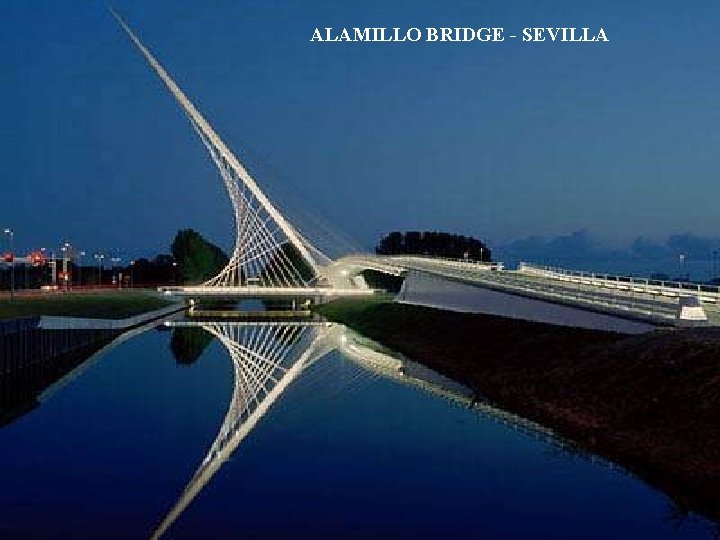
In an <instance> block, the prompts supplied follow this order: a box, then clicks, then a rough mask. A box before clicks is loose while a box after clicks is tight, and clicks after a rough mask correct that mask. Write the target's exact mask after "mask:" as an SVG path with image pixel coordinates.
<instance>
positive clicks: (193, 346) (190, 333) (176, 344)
mask: <svg viewBox="0 0 720 540" xmlns="http://www.w3.org/2000/svg"><path fill="white" fill-rule="evenodd" d="M212 339H213V338H212V335H211V334H210V333H209V332H206V331H205V330H203V329H202V328H199V327H193V326H191V327H188V328H174V329H173V332H172V337H171V338H170V350H171V351H172V353H173V356H174V357H175V361H176V362H177V363H178V364H183V365H190V364H192V363H193V362H195V361H196V360H197V359H198V358H200V355H201V354H202V353H203V351H205V349H206V348H207V346H208V345H210V342H211V341H212Z"/></svg>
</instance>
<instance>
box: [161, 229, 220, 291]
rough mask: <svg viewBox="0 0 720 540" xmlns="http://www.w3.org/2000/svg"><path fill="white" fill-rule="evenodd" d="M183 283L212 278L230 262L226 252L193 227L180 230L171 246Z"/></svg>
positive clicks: (195, 282)
mask: <svg viewBox="0 0 720 540" xmlns="http://www.w3.org/2000/svg"><path fill="white" fill-rule="evenodd" d="M170 250H171V252H172V256H173V257H174V259H175V262H177V266H178V271H179V279H180V282H181V283H183V284H192V285H195V284H199V283H202V282H204V281H207V280H208V279H210V278H212V277H213V276H215V275H216V274H218V273H219V272H220V270H222V269H223V268H224V267H225V265H226V264H227V263H228V261H229V258H228V256H227V255H226V254H225V252H224V251H223V250H222V249H220V248H219V247H218V246H216V245H215V244H213V243H211V242H208V241H207V240H205V238H203V237H202V235H201V234H200V233H198V232H197V231H194V230H193V229H183V230H180V231H178V233H177V235H176V236H175V240H173V243H172V246H171V247H170Z"/></svg>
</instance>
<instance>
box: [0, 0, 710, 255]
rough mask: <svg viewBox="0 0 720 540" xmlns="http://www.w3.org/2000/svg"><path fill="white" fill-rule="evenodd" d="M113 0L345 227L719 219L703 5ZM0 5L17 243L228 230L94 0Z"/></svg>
mask: <svg viewBox="0 0 720 540" xmlns="http://www.w3.org/2000/svg"><path fill="white" fill-rule="evenodd" d="M113 5H114V6H115V7H116V9H117V10H118V11H119V12H120V13H121V14H122V15H123V16H124V17H125V18H126V19H127V20H128V22H129V23H130V25H131V26H132V27H133V28H134V29H135V30H136V31H137V33H138V34H139V35H140V37H141V39H142V40H143V41H144V42H145V44H146V45H147V46H148V47H149V48H150V49H151V50H152V51H153V52H154V53H155V54H156V56H157V57H158V58H159V59H160V61H161V62H162V63H163V64H164V65H165V67H166V68H167V69H168V70H169V71H170V73H171V74H172V75H173V76H174V78H175V79H176V81H177V82H178V83H179V84H180V85H181V86H182V87H183V88H184V89H185V91H186V92H187V93H188V94H189V96H190V97H191V99H193V100H194V102H195V104H196V105H197V106H198V107H199V108H200V110H201V111H202V112H203V113H204V114H205V115H206V117H207V118H208V119H209V120H210V121H211V122H212V123H213V124H214V125H215V127H216V129H217V130H218V131H219V132H220V134H221V135H222V136H223V137H224V138H225V140H226V142H227V143H228V144H229V145H230V146H231V148H233V149H234V150H236V152H237V153H238V154H239V155H240V156H241V157H248V159H250V160H252V159H254V156H256V155H262V156H263V159H262V164H261V165H260V166H259V167H258V169H257V171H258V172H263V175H259V176H260V178H259V180H260V183H261V184H262V185H267V186H268V189H269V190H270V192H271V193H272V192H273V190H274V189H276V190H277V192H278V193H281V192H282V191H283V190H285V187H284V185H285V184H290V185H292V186H294V188H293V190H294V191H295V192H296V193H300V194H301V196H300V197H299V202H298V201H294V202H293V203H292V204H290V203H288V204H289V205H291V206H292V205H295V206H299V207H303V206H304V204H303V202H302V199H306V200H308V201H309V204H310V206H311V207H312V208H317V209H319V211H320V212H321V213H322V214H324V216H325V219H326V220H328V221H330V222H332V223H335V224H337V226H339V227H340V228H341V229H342V230H344V231H346V232H347V233H349V234H350V235H351V236H352V237H353V238H355V239H356V240H357V242H358V243H359V244H361V245H362V246H365V247H371V246H372V245H374V243H375V242H376V240H377V239H378V238H379V237H380V236H381V235H382V234H383V233H385V232H387V231H389V230H394V229H435V230H447V231H455V232H460V233H464V234H471V235H475V236H479V237H482V238H487V239H489V240H490V241H491V243H493V242H495V243H504V242H508V241H509V240H512V239H516V238H521V237H525V236H530V235H545V236H550V237H552V236H555V235H564V234H569V233H571V232H572V231H576V230H585V229H586V230H589V231H591V232H592V234H593V235H594V236H595V237H596V238H598V239H599V240H601V241H603V242H605V243H608V244H629V243H630V242H631V241H632V240H633V239H634V238H635V237H636V236H638V235H645V236H650V237H664V236H668V235H671V234H678V233H683V232H687V231H692V232H693V233H695V234H698V235H701V236H713V235H714V236H720V234H719V233H718V219H717V216H718V210H719V208H720V206H719V201H720V183H719V182H718V174H717V173H718V169H719V168H720V167H719V166H720V152H719V151H718V149H719V148H720V129H719V128H718V126H719V125H720V122H719V120H720V106H718V96H720V63H718V62H717V43H716V28H717V27H718V24H719V23H720V4H718V3H717V2H711V1H702V0H701V1H696V2H693V3H692V5H688V4H685V3H679V2H669V1H652V2H651V1H644V0H640V1H632V2H627V1H625V2H620V1H605V2H577V1H569V0H568V1H565V0H563V1H553V2H551V1H547V0H539V1H537V0H536V1H529V0H528V1H506V0H503V1H501V0H490V1H483V2H479V1H456V2H443V3H441V2H434V1H395V2H388V1H374V0H370V1H363V2H342V1H324V2H316V1H303V2H297V1H296V2H291V1H285V2H270V1H253V2H243V1H239V0H232V1H231V0H217V1H214V2H194V1H189V0H188V1H179V0H176V1H170V0H158V1H148V0H143V1H140V0H116V1H115V2H114V3H113ZM0 20H2V22H3V32H2V34H0V51H1V52H0V55H1V56H0V58H1V60H0V62H1V65H0V67H1V69H2V84H1V85H0V98H1V99H2V101H3V103H4V104H5V105H4V107H3V109H4V115H5V118H4V129H3V130H2V131H0V134H1V135H0V136H1V137H2V141H0V142H1V143H2V144H0V163H2V195H0V197H1V198H2V199H1V200H2V203H3V204H2V218H0V220H1V221H2V223H0V225H2V226H3V227H6V226H10V227H13V228H14V229H15V230H16V233H17V235H16V239H17V243H18V245H20V246H24V247H39V246H48V245H51V244H52V243H56V244H58V245H59V244H60V242H61V241H62V240H65V239H68V240H71V241H72V242H74V243H75V244H76V245H78V246H79V247H81V248H83V247H85V248H86V249H88V250H97V249H103V250H106V251H109V250H112V249H117V250H120V251H124V252H129V253H142V252H143V251H148V252H153V251H157V250H164V249H167V245H168V244H169V242H170V240H171V238H172V236H173V235H174V232H175V231H176V230H177V229H178V228H182V227H193V228H196V229H198V230H200V231H201V232H202V233H204V234H206V235H207V236H208V237H210V238H211V239H213V240H215V241H217V242H219V243H220V244H222V245H225V246H227V245H229V244H230V242H231V231H232V222H231V214H230V206H229V203H228V201H227V198H226V196H225V193H224V191H223V186H222V183H221V181H220V178H219V176H218V175H217V173H216V172H215V170H214V167H213V166H212V164H211V163H210V160H209V158H208V157H207V155H206V154H205V151H204V149H203V147H202V146H201V144H200V143H199V141H198V140H197V138H196V136H195V134H194V133H193V131H192V130H191V128H190V126H189V124H188V122H187V121H186V120H185V118H184V117H183V115H182V113H181V112H180V110H179V109H178V107H177V106H176V105H175V103H174V101H173V100H172V98H171V97H170V96H169V94H168V93H167V92H166V90H165V89H164V87H162V86H161V84H160V82H159V81H158V79H157V78H156V77H155V76H154V75H153V74H152V73H151V72H150V70H149V68H148V67H147V65H146V64H145V63H144V61H143V60H142V58H141V57H140V56H139V55H138V53H137V52H136V51H135V50H134V49H133V48H132V46H131V45H130V43H129V41H128V40H127V38H126V37H125V36H124V35H123V34H122V33H121V31H120V30H119V29H118V27H117V25H116V23H115V21H114V20H113V19H112V17H111V16H110V15H109V13H108V12H107V11H106V10H105V8H104V5H103V3H102V2H95V1H84V0H77V1H73V2H61V1H57V0H53V1H51V0H45V1H33V2H28V1H25V0H3V2H2V4H0ZM316 26H318V27H325V26H333V27H343V26H347V27H352V26H389V27H391V26H401V27H411V26H417V27H427V26H471V27H478V26H503V27H505V28H507V29H508V30H511V29H512V30H514V31H515V32H517V33H520V32H521V30H522V28H523V27H527V26H589V27H592V28H597V27H601V26H602V27H603V28H605V30H606V32H607V35H608V37H609V39H610V43H608V44H601V45H598V44H552V43H540V44H523V43H519V42H505V43H501V44H479V43H465V44H458V43H455V44H441V43H430V44H428V43H417V44H382V43H374V44H371V43H343V44H341V43H334V44H329V43H325V44H319V43H311V42H310V37H311V35H312V32H313V30H314V28H315V27H316ZM281 198H282V197H281ZM280 202H281V204H283V203H285V201H283V200H281V201H280Z"/></svg>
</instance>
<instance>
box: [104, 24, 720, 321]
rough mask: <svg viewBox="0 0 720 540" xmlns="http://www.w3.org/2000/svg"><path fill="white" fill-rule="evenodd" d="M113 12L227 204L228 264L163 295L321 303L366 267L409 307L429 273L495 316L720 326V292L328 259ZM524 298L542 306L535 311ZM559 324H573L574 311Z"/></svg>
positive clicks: (449, 264) (358, 283)
mask: <svg viewBox="0 0 720 540" xmlns="http://www.w3.org/2000/svg"><path fill="white" fill-rule="evenodd" d="M111 12H112V14H113V15H114V16H115V18H116V19H117V21H118V23H119V24H120V26H121V28H122V29H123V30H124V31H125V33H126V34H127V35H128V36H129V38H130V40H131V41H132V42H133V44H134V45H135V46H136V47H137V49H138V50H139V51H140V53H141V54H142V55H143V57H144V58H145V60H147V62H148V64H149V65H150V67H151V68H152V69H153V70H154V72H155V73H156V74H157V75H158V77H159V78H160V80H161V81H162V82H163V83H164V84H165V86H166V87H167V89H168V90H169V91H170V93H171V94H172V96H173V97H174V98H175V100H176V101H177V103H178V104H179V106H180V107H181V109H182V110H183V112H184V113H185V115H186V116H187V118H188V120H189V121H190V124H191V126H192V128H193V129H194V130H195V132H196V133H197V135H198V137H199V138H200V140H201V142H202V144H203V145H204V146H205V148H206V150H207V152H208V153H209V155H210V158H211V159H212V161H213V162H214V164H215V165H216V167H217V169H218V171H219V173H220V176H221V178H222V180H223V183H224V185H225V187H226V189H227V192H228V196H229V198H230V201H231V203H232V207H233V213H234V223H235V244H234V248H233V251H232V254H231V256H230V258H229V262H228V263H227V265H226V266H225V267H224V268H223V269H222V270H221V271H220V272H219V273H218V274H217V275H216V276H214V277H213V278H211V279H209V280H208V281H206V282H205V283H203V284H200V285H195V286H178V287H163V288H161V290H162V291H163V292H164V293H165V294H168V295H176V296H185V297H189V298H203V297H221V298H234V299H240V298H265V297H293V298H296V297H301V298H314V299H316V300H318V301H326V300H327V299H330V298H337V297H344V296H365V295H370V294H373V292H374V291H373V290H372V289H370V288H369V287H368V285H367V283H366V282H365V280H364V279H363V277H362V272H363V271H364V270H368V269H370V270H376V271H380V272H385V273H389V274H393V275H402V276H408V279H406V281H405V287H404V291H403V294H401V298H402V299H404V300H405V301H408V302H412V301H413V294H412V289H413V287H414V286H412V285H413V284H414V285H415V286H417V285H418V284H420V288H422V287H423V286H424V287H427V286H428V284H430V283H432V281H431V280H424V281H423V276H433V277H434V278H437V279H442V280H450V281H452V282H456V283H462V284H465V285H469V286H472V287H475V288H477V289H479V290H484V291H486V293H484V294H485V297H483V298H487V299H488V300H492V301H493V302H495V303H496V304H505V305H506V308H505V310H504V311H503V309H499V310H498V309H495V310H494V311H492V313H494V314H499V315H508V316H514V315H513V314H514V313H516V312H517V309H514V308H512V306H511V305H512V304H513V303H517V304H518V305H520V304H522V305H523V306H525V307H524V310H525V311H524V312H533V313H536V312H538V311H539V309H538V305H546V306H547V305H559V306H565V307H568V308H570V307H571V308H573V309H575V310H578V309H579V310H585V311H587V312H591V313H602V314H604V315H606V316H611V317H620V318H630V319H638V320H643V321H646V322H648V323H650V324H652V325H658V324H659V325H674V324H687V325H691V324H707V323H708V321H710V322H713V323H719V322H720V317H719V316H718V306H720V291H719V290H718V288H717V287H714V288H713V287H707V286H703V285H691V286H687V285H685V284H678V283H670V282H669V283H665V282H662V283H658V282H653V281H650V280H644V281H643V280H634V279H629V278H622V277H619V276H599V275H594V274H593V275H589V274H584V273H573V272H562V271H555V270H551V269H546V268H545V269H543V268H540V267H535V266H531V265H521V266H520V268H519V269H518V270H506V269H504V268H503V265H502V264H499V263H485V262H474V261H466V260H446V259H437V258H428V257H418V256H398V257H394V256H379V255H373V254H369V253H366V254H353V255H348V256H345V257H341V258H338V259H335V260H333V259H331V258H330V257H328V256H327V255H326V254H325V253H323V252H322V251H321V250H320V249H318V248H317V247H316V246H315V245H314V244H313V243H311V242H310V241H309V239H308V238H307V236H306V235H304V234H303V233H302V232H301V231H300V229H299V228H298V226H297V225H296V224H293V223H290V222H289V221H288V220H287V219H286V217H285V216H284V214H283V213H282V212H281V211H280V209H279V207H278V206H277V205H276V204H275V203H274V202H273V201H271V200H270V199H269V198H268V197H267V195H266V194H265V193H264V192H263V190H262V189H261V188H260V186H259V184H258V182H257V180H256V179H255V178H254V177H253V176H252V175H251V174H250V172H249V171H248V170H247V168H246V167H245V166H244V165H243V164H242V162H241V161H240V160H239V159H238V158H237V157H236V156H235V154H234V153H233V152H232V151H231V150H230V148H229V147H228V146H227V145H226V144H225V142H224V141H223V140H222V139H221V138H220V136H219V135H218V134H217V132H216V131H215V130H214V129H213V127H212V126H211V125H210V123H209V122H208V121H207V120H206V119H205V118H204V117H203V116H202V115H201V114H200V112H199V111H198V110H197V108H196V107H195V106H194V105H193V103H192V102H191V101H190V99H189V98H188V97H187V96H186V95H185V93H184V92H183V91H182V90H181V89H180V87H179V86H178V85H177V84H176V83H175V81H174V80H173V79H172V78H171V77H170V75H169V74H168V72H167V71H166V70H165V69H164V68H163V66H162V65H161V64H160V63H159V62H158V60H157V59H156V58H155V57H154V56H153V55H152V53H151V52H150V51H149V50H148V49H147V48H146V47H145V46H144V45H143V44H142V43H141V41H140V40H139V39H138V37H137V36H136V35H135V33H134V32H133V31H132V30H131V29H130V27H129V26H128V25H127V23H126V22H125V21H124V20H123V19H122V18H121V17H120V16H119V15H118V14H117V13H115V12H114V11H112V10H111ZM414 288H417V287H414ZM487 291H491V292H492V293H494V294H493V295H491V294H490V292H487ZM530 300H532V301H533V302H540V304H538V305H535V304H532V302H529V301H530ZM481 311H482V310H481ZM524 312H523V313H524ZM708 313H709V314H710V317H708ZM521 316H522V314H521ZM563 317H564V318H565V319H568V320H569V319H571V318H572V315H571V312H568V313H566V314H565V315H563ZM540 320H542V319H540ZM601 323H602V321H601Z"/></svg>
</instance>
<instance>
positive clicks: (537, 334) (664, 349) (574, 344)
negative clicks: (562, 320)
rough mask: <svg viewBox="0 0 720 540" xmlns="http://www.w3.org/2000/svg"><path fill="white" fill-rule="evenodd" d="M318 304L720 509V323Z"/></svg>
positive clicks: (677, 495)
mask: <svg viewBox="0 0 720 540" xmlns="http://www.w3.org/2000/svg"><path fill="white" fill-rule="evenodd" d="M322 311H323V313H324V314H325V315H326V316H327V317H328V318H331V319H333V320H336V321H338V322H342V323H344V324H346V325H348V326H350V327H352V328H354V329H355V330H358V331H360V332H361V333H363V334H365V335H366V336H368V337H370V338H372V339H375V340H377V341H379V342H381V343H383V344H385V345H387V346H388V347H391V348H393V349H395V350H396V351H398V352H401V353H403V354H405V355H406V356H408V357H409V358H412V359H413V360H416V361H419V362H422V363H424V364H426V365H427V366H429V367H431V368H433V369H435V370H437V371H439V372H441V373H443V374H445V375H447V376H449V377H451V378H454V379H455V380H457V381H459V382H462V383H464V384H466V385H468V386H470V387H472V388H473V389H474V390H475V391H476V392H477V393H478V394H479V395H480V396H482V397H483V398H484V399H488V400H489V401H491V402H493V403H495V404H497V405H499V406H500V407H502V408H505V409H506V410H509V411H512V412H514V413H517V414H520V415H522V416H525V417H527V418H530V419H533V420H535V421H537V422H539V423H541V424H543V425H545V426H548V427H551V428H553V429H554V430H556V431H557V432H558V433H560V434H561V435H563V436H565V437H566V438H569V439H571V440H572V441H574V442H575V443H576V444H577V446H578V448H579V449H582V450H585V451H589V452H592V453H595V454H599V455H601V456H603V457H606V458H608V459H610V460H612V461H614V462H616V463H618V464H620V465H622V466H623V467H625V468H626V469H628V470H629V471H632V472H633V473H635V474H636V475H638V476H639V477H641V478H643V479H644V480H645V481H646V482H648V483H649V484H651V485H654V486H655V487H657V488H659V489H662V490H663V491H665V492H666V493H667V494H668V495H670V496H671V497H672V498H673V500H674V502H675V504H676V505H677V507H678V509H679V510H694V511H698V512H700V513H702V514H705V515H707V516H709V517H711V518H713V519H716V520H717V519H720V329H692V330H691V329H688V330H675V329H666V330H658V331H656V332H653V333H650V334H645V335H640V336H625V335H620V334H614V333H610V332H597V331H590V330H583V329H577V328H569V327H562V326H552V325H547V324H542V323H533V322H527V321H518V320H512V319H505V318H500V317H492V316H486V315H478V314H466V313H453V312H448V311H439V310H434V309H430V308H423V307H416V306H408V305H400V304H393V303H361V302H355V303H353V302H352V301H340V302H337V303H333V304H330V305H328V306H325V307H324V308H323V310H322Z"/></svg>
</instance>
